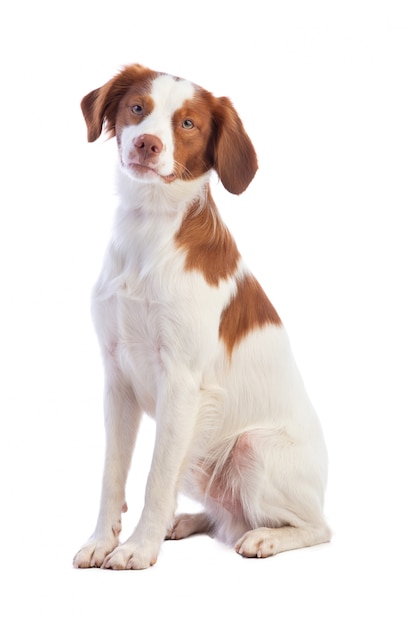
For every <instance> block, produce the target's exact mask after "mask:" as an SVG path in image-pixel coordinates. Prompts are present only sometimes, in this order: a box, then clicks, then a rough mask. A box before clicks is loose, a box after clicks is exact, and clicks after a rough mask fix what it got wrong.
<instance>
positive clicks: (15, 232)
mask: <svg viewBox="0 0 419 626" xmlns="http://www.w3.org/2000/svg"><path fill="white" fill-rule="evenodd" d="M3 4H4V6H3V8H2V9H1V13H2V15H1V16H0V29H1V33H0V42H1V46H2V50H1V55H0V63H1V74H0V80H1V83H0V84H1V96H0V101H1V120H2V131H1V159H2V166H1V181H2V182H1V192H0V193H1V211H0V255H1V259H0V271H1V276H0V280H1V283H0V284H1V309H0V311H1V325H0V333H1V334H0V342H1V343H0V359H1V361H0V364H1V406H0V409H1V418H0V429H1V432H0V447H1V448H0V463H1V468H0V470H1V473H0V480H1V500H0V502H1V505H0V506H1V517H0V520H1V521H0V523H1V535H0V537H1V540H2V541H1V567H2V571H3V574H4V577H3V583H2V586H1V600H0V621H1V622H2V623H3V624H7V625H8V626H9V625H15V624H16V625H19V626H21V625H23V624H32V623H37V624H38V623H39V624H45V625H47V626H50V625H51V626H52V625H54V626H56V625H57V624H59V625H60V626H61V625H67V624H79V625H81V626H84V625H86V624H90V623H95V624H99V623H104V624H108V623H109V624H110V623H114V622H118V623H144V622H145V620H147V621H148V623H153V624H165V623H173V624H177V623H182V624H186V625H189V624H191V625H192V624H193V625H195V624H204V625H206V624H219V625H220V626H224V625H227V624H228V625H230V624H231V625H234V624H255V623H257V624H264V623H275V624H276V623H277V624H281V625H287V626H288V625H294V624H298V625H299V624H317V623H319V624H320V623H321V624H326V625H336V624H339V625H341V624H344V625H346V624H348V625H351V626H352V625H353V624H360V625H370V624H379V623H381V622H383V621H384V620H386V623H390V624H402V625H403V626H406V625H410V624H412V625H413V624H416V625H417V624H418V620H419V610H418V606H417V604H418V600H417V592H418V578H417V564H418V558H419V552H418V521H419V516H418V485H417V483H418V476H419V472H418V452H417V447H418V446H417V422H418V417H419V411H418V408H419V407H418V382H419V378H418V373H419V372H418V369H419V368H418V348H419V346H418V343H419V342H418V335H419V333H418V326H419V307H418V269H419V255H418V226H417V223H416V220H417V212H418V200H419V189H418V165H419V110H418V105H419V74H418V71H419V5H418V3H417V2H415V1H414V0H412V1H411V2H409V1H405V0H394V1H392V0H376V1H374V0H352V1H351V2H349V1H348V2H343V1H339V0H329V1H327V0H319V1H313V0H306V1H304V0H293V1H291V0H289V1H288V2H286V1H283V0H279V1H277V2H272V0H267V1H265V0H258V2H252V3H250V2H240V3H239V2H230V3H229V2H227V1H223V2H221V1H219V0H212V2H209V3H204V2H201V1H200V0H195V1H190V2H187V1H182V0H181V1H179V2H169V1H167V0H162V2H158V1H154V0H152V1H151V2H148V3H147V2H145V1H142V2H140V1H139V0H137V1H135V2H131V1H128V0H119V1H118V2H117V1H116V0H115V1H114V2H107V1H106V0H103V1H102V2H97V1H92V2H89V0H86V1H85V2H83V3H81V2H79V3H68V4H66V3H60V2H52V1H51V2H48V0H39V1H38V2H29V0H27V1H26V2H25V1H23V2H20V3H13V4H12V3H3ZM130 62H140V63H142V64H145V65H148V66H150V67H151V68H153V69H157V70H162V71H167V72H169V73H173V74H176V75H179V76H183V77H186V78H189V79H191V80H193V81H195V82H197V83H198V84H201V85H202V86H204V87H206V88H207V89H209V90H210V91H213V92H214V93H215V94H216V95H228V96H229V97H231V99H232V100H233V102H234V103H235V105H236V108H237V109H238V111H239V113H240V115H241V117H242V119H243V121H244V123H245V126H246V129H247V131H248V133H249V134H250V136H251V137H252V139H253V141H254V144H255V147H256V150H257V152H258V155H259V162H260V169H259V172H258V174H257V176H256V178H255V180H254V181H253V183H252V184H251V186H250V188H249V189H248V191H247V192H246V193H245V194H244V195H243V196H240V197H238V198H237V197H233V196H230V195H229V194H228V193H227V192H226V191H225V190H224V189H223V188H222V187H221V185H220V184H219V183H218V182H217V180H216V179H215V177H214V189H215V195H216V199H217V203H218V205H219V208H220V210H221V212H222V214H223V215H224V217H225V219H226V221H227V223H228V224H229V226H230V227H231V230H232V231H233V233H234V235H235V237H236V239H237V241H238V243H239V247H240V249H241V251H242V253H243V256H244V257H245V259H246V261H247V262H248V264H249V265H250V267H251V268H252V269H253V270H254V273H255V274H256V276H257V278H258V279H259V281H260V282H261V283H262V285H263V286H264V288H265V290H266V291H267V292H268V294H269V296H270V298H271V300H272V301H273V302H274V304H275V306H276V307H277V309H278V311H279V313H280V315H281V317H282V319H283V321H284V323H285V325H286V326H287V328H288V331H289V334H290V336H291V340H292V343H293V346H294V352H295V354H296V356H297V360H298V363H299V366H300V369H301V371H302V373H303V376H304V378H305V381H306V385H307V387H308V389H309V391H310V394H311V396H312V399H313V402H314V403H315V405H316V407H317V410H318V412H319V414H320V417H321V420H322V423H323V427H324V431H325V435H326V439H327V443H328V447H329V453H330V481H329V489H328V492H327V503H326V512H327V517H328V519H329V522H330V524H331V526H332V528H333V529H334V538H333V541H332V543H331V544H329V545H326V546H320V547H317V548H312V549H306V550H300V551H295V552H290V553H285V554H281V555H278V556H276V557H274V558H271V559H266V560H263V561H259V560H245V559H243V558H241V557H239V556H238V555H236V554H235V553H234V551H232V550H229V549H227V548H225V547H224V546H222V545H221V544H219V543H217V542H216V541H214V540H211V539H209V538H206V537H195V538H191V539H188V540H185V541H183V542H169V543H166V544H165V545H164V547H163V549H162V551H161V554H160V558H159V560H158V562H157V564H156V565H155V566H154V567H153V568H151V569H149V570H147V571H143V572H109V571H102V570H90V571H77V570H73V569H72V557H73V554H74V553H75V552H76V550H77V549H78V548H79V546H80V544H81V543H82V542H84V541H85V540H86V539H87V537H88V536H89V535H90V533H91V532H92V530H93V527H94V523H95V519H96V513H97V506H98V497H99V485H100V476H101V470H102V459H103V427H102V414H101V404H102V397H101V396H102V367H101V362H100V358H99V354H98V349H97V345H96V339H95V335H94V331H93V327H92V324H91V321H90V302H89V298H90V289H91V286H92V284H93V282H94V280H95V278H96V275H97V273H98V271H99V268H100V264H101V261H102V257H103V251H104V248H105V245H106V242H107V239H108V236H109V231H110V226H111V222H112V214H113V210H114V208H115V205H116V198H115V194H114V184H113V171H114V161H115V146H114V142H113V141H109V142H107V143H104V142H103V141H102V140H99V141H98V142H97V144H87V142H86V129H85V126H84V121H83V118H82V115H81V113H80V109H79V102H80V99H81V98H82V96H83V95H85V94H86V93H87V92H88V91H90V90H92V89H94V88H96V87H98V86H100V85H101V84H103V83H104V82H106V81H107V80H108V79H109V78H110V77H111V76H112V75H113V74H114V73H115V72H116V71H117V70H118V68H119V66H120V65H122V64H126V63H130ZM140 435H141V442H140V446H139V449H138V454H137V456H136V458H135V463H134V466H133V470H132V472H131V475H130V481H129V486H128V505H129V512H128V513H127V514H126V515H125V516H124V531H123V537H124V536H127V534H128V533H129V532H130V531H131V530H132V528H133V526H134V525H135V523H136V521H137V519H138V516H139V514H140V511H141V506H142V494H143V487H144V479H145V476H146V471H147V463H148V459H149V455H150V451H151V446H152V438H153V427H152V423H151V422H150V421H148V420H146V421H145V422H144V424H143V428H142V430H141V433H140ZM181 504H182V505H183V506H186V505H188V506H189V503H187V502H184V501H182V502H181ZM3 612H4V615H2V613H3Z"/></svg>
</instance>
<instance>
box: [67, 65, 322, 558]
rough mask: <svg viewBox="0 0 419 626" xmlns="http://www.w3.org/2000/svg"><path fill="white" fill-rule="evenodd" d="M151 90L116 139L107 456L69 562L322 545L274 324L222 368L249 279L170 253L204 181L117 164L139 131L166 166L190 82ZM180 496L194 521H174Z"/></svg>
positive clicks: (303, 414)
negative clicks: (146, 175) (133, 491)
mask: <svg viewBox="0 0 419 626" xmlns="http://www.w3.org/2000/svg"><path fill="white" fill-rule="evenodd" d="M153 89H154V91H153V97H154V98H155V101H156V103H157V105H156V108H155V114H152V115H151V116H150V119H149V120H148V121H147V120H146V121H145V122H144V123H143V124H140V125H139V126H129V127H127V128H126V129H125V130H124V131H123V132H122V135H121V137H120V144H121V146H120V150H121V154H122V157H123V158H122V167H121V171H120V172H119V177H118V187H119V195H120V206H119V208H118V211H117V214H116V220H115V228H114V233H113V237H112V241H111V243H110V245H109V248H108V251H107V253H106V257H105V262H104V266H103V270H102V273H101V275H100V277H99V280H98V282H97V285H96V287H95V290H94V294H93V317H94V322H95V325H96V329H97V333H98V337H99V342H100V345H101V348H102V353H103V360H104V367H105V378H106V389H105V423H106V431H107V449H106V461H105V468H104V475H103V485H102V499H101V506H100V511H99V517H98V522H97V526H96V529H95V531H94V533H93V535H92V537H91V539H90V540H89V541H88V542H87V543H86V544H85V545H84V546H83V547H82V548H81V550H80V551H79V552H78V553H77V555H76V557H75V560H74V563H75V566H77V567H92V566H93V567H94V566H103V567H109V568H114V569H130V568H132V569H142V568H146V567H148V566H149V565H151V564H153V563H154V562H155V561H156V559H157V556H158V553H159V549H160V546H161V543H162V541H163V540H164V538H165V537H166V536H169V537H172V538H182V537H184V536H187V535H189V534H191V533H193V532H201V531H202V532H213V533H215V534H216V535H218V536H219V537H220V538H222V539H223V540H225V541H227V542H228V543H230V544H233V545H234V544H235V546H236V550H237V551H238V552H239V553H241V554H243V555H246V556H259V557H260V556H269V555H271V554H275V553H276V552H280V551H282V550H287V549H292V548H298V547H303V546H307V545H313V544H315V543H320V542H323V541H328V540H329V538H330V531H329V529H328V528H327V526H326V524H325V521H324V518H323V513H322V507H323V496H324V490H325V486H326V474H327V455H326V449H325V445H324V441H323V436H322V432H321V428H320V425H319V422H318V419H317V417H316V414H315V412H314V410H313V408H312V406H311V404H310V401H309V399H308V397H307V394H306V391H305V389H304V386H303V383H302V381H301V378H300V375H299V373H298V370H297V369H296V366H295V363H294V360H293V357H292V354H291V351H290V347H289V343H288V339H287V336H286V333H285V330H284V328H283V327H282V326H277V325H266V326H263V327H261V328H258V329H257V330H254V331H253V332H251V333H250V334H249V335H248V336H247V337H245V338H244V339H243V340H242V341H241V342H240V343H239V344H238V345H237V346H236V347H235V349H234V351H233V354H232V358H231V359H230V358H229V356H228V354H227V353H226V350H225V346H224V345H223V343H222V341H221V340H220V338H219V334H218V333H219V324H220V317H221V314H222V311H223V309H224V308H225V307H226V306H227V305H228V303H229V302H230V300H231V297H232V295H233V294H234V293H235V292H236V289H237V278H238V277H240V276H243V275H244V274H246V273H248V270H247V269H246V267H245V266H244V264H243V263H240V265H239V267H238V268H237V270H236V273H235V274H234V275H233V276H231V277H230V278H229V279H227V280H222V281H220V282H219V284H218V285H217V286H214V285H210V284H209V283H208V282H207V281H206V280H205V278H204V276H203V275H202V274H201V273H200V272H198V271H185V267H184V262H185V254H184V252H183V251H182V250H181V249H180V248H179V247H177V246H176V245H175V240H174V237H175V234H176V232H177V231H178V230H179V227H180V225H181V222H182V219H183V217H184V214H185V212H186V210H187V208H188V205H189V204H190V202H191V201H192V200H193V199H195V198H197V197H200V196H202V200H203V201H204V200H205V198H204V196H205V186H206V184H207V182H208V177H209V174H206V175H204V176H202V177H201V178H199V179H196V180H191V181H188V182H185V181H181V180H175V181H174V182H172V183H171V184H166V183H164V182H163V181H158V180H155V181H153V184H148V183H147V181H144V180H142V179H141V178H140V177H139V178H138V179H137V180H135V179H134V178H133V177H132V174H128V173H127V172H126V170H125V168H124V159H125V156H124V155H128V154H129V152H130V150H131V145H132V141H133V139H134V138H135V137H136V136H137V135H138V134H140V133H142V132H150V133H152V134H154V135H157V136H160V138H161V139H162V142H163V144H164V146H165V150H164V154H162V157H161V164H162V168H163V169H162V170H161V171H162V172H163V173H164V174H168V173H169V172H171V171H172V169H173V145H172V143H171V141H172V139H171V134H170V132H169V129H170V119H171V115H172V114H173V112H174V110H175V108H176V107H178V106H180V104H181V103H182V101H183V99H184V98H186V97H190V95H191V90H193V87H192V85H191V84H190V83H188V82H187V81H178V82H176V83H175V84H174V82H173V79H172V78H170V77H160V78H158V79H157V80H155V83H154V87H153ZM173 94H175V97H174V95H173ZM144 128H145V129H146V130H144ZM143 411H144V412H146V413H147V414H149V415H151V416H153V417H154V418H155V420H156V441H155V448H154V455H153V460H152V465H151V468H150V473H149V477H148V482H147V489H146V495H145V505H144V509H143V512H142V515H141V518H140V520H139V523H138V525H137V527H136V528H135V529H134V531H133V533H132V535H131V536H130V538H129V539H128V540H127V541H126V542H125V543H124V544H122V545H120V546H118V534H119V532H120V530H121V522H120V518H121V510H125V507H126V505H125V482H126V478H127V473H128V469H129V465H130V461H131V455H132V451H133V448H134V443H135V437H136V433H137V428H138V425H139V420H140V416H141V413H142V412H143ZM221 478H222V479H223V480H222V481H221ZM180 488H181V489H183V490H185V492H186V493H187V494H189V495H191V496H192V497H195V498H198V499H199V500H200V501H201V502H202V504H203V506H204V508H205V512H204V513H202V514H199V515H196V516H187V515H186V516H185V515H182V516H179V517H178V518H176V519H175V518H174V513H175V508H176V497H177V493H178V490H179V489H180ZM231 498H232V499H233V500H234V502H240V503H241V505H240V506H241V512H239V513H238V514H236V512H235V511H234V510H233V511H231V510H229V508H230V507H229V504H228V503H229V501H230V499H231Z"/></svg>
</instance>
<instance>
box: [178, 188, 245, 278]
mask: <svg viewBox="0 0 419 626" xmlns="http://www.w3.org/2000/svg"><path fill="white" fill-rule="evenodd" d="M176 243H177V245H178V246H179V247H180V248H183V250H184V251H185V253H186V260H185V270H187V271H193V270H195V271H198V272H201V273H202V274H203V276H204V278H205V280H206V281H207V283H209V284H210V285H214V286H217V285H218V283H219V281H220V280H226V279H227V278H229V277H230V276H232V275H233V274H234V272H235V271H236V269H237V265H238V262H239V259H240V254H239V251H238V249H237V246H236V243H235V241H234V239H233V237H232V236H231V235H230V233H229V231H228V229H227V227H226V226H225V225H224V224H223V222H222V220H221V218H220V217H219V214H218V211H217V208H216V206H215V204H214V201H213V199H212V197H211V194H210V192H209V191H208V197H207V201H206V203H205V205H204V206H201V203H200V201H199V200H198V201H196V202H195V203H193V204H192V205H191V207H190V208H189V210H188V211H187V213H186V215H185V217H184V219H183V222H182V225H181V227H180V229H179V230H178V232H177V234H176Z"/></svg>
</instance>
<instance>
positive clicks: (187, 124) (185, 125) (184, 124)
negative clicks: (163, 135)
mask: <svg viewBox="0 0 419 626" xmlns="http://www.w3.org/2000/svg"><path fill="white" fill-rule="evenodd" d="M194 126H195V124H194V123H193V121H192V120H183V122H182V128H186V129H187V130H189V129H190V128H193V127H194Z"/></svg>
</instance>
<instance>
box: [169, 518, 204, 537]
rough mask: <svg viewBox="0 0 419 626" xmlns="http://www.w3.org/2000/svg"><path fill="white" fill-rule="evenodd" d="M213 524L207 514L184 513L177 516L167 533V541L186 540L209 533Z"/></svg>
mask: <svg viewBox="0 0 419 626" xmlns="http://www.w3.org/2000/svg"><path fill="white" fill-rule="evenodd" d="M210 530H211V523H210V521H209V519H208V517H207V515H206V514H205V513H195V514H190V513H183V514H181V515H177V516H176V517H175V520H174V522H173V525H172V527H171V528H169V530H168V531H167V535H166V539H185V538H186V537H190V535H196V534H198V533H208V532H210Z"/></svg>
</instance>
